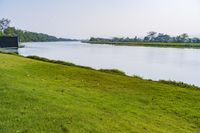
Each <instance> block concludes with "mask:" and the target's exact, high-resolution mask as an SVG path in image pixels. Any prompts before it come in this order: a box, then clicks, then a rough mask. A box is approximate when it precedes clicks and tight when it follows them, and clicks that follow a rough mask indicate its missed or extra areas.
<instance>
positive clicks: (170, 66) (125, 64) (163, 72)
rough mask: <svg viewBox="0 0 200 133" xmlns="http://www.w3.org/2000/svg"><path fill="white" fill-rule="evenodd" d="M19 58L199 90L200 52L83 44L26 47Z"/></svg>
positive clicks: (45, 44) (27, 45) (46, 43)
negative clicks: (170, 82)
mask: <svg viewBox="0 0 200 133" xmlns="http://www.w3.org/2000/svg"><path fill="white" fill-rule="evenodd" d="M22 45H24V46H25V47H24V48H19V49H18V53H19V54H20V55H24V56H28V55H36V56H40V57H45V58H49V59H54V60H62V61H67V62H72V63H75V64H78V65H83V66H89V67H92V68H96V69H101V68H103V69H119V70H122V71H124V72H126V74H128V75H139V76H142V77H143V78H145V79H153V80H160V79H164V80H175V81H181V82H185V83H189V84H194V85H197V86H200V49H183V48H157V47H138V46H113V45H102V44H101V45H99V44H85V43H81V42H37V43H23V44H22Z"/></svg>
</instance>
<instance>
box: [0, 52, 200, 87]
mask: <svg viewBox="0 0 200 133" xmlns="http://www.w3.org/2000/svg"><path fill="white" fill-rule="evenodd" d="M0 54H11V55H15V56H19V57H22V58H27V59H33V60H38V61H42V62H49V63H54V64H60V65H64V66H73V67H77V68H83V69H88V70H94V71H98V72H103V73H108V74H115V75H120V76H125V77H130V78H138V79H141V80H144V81H152V82H157V83H163V84H168V85H174V86H178V87H183V88H193V89H199V90H200V86H197V85H194V84H189V83H185V82H181V81H175V80H163V79H159V80H153V79H145V78H143V77H141V76H138V75H132V76H130V75H127V74H126V73H125V72H123V71H121V70H118V69H95V68H92V67H89V66H81V65H77V64H74V63H71V62H66V61H60V60H51V59H48V58H43V57H39V56H22V55H19V54H17V53H11V52H2V51H0Z"/></svg>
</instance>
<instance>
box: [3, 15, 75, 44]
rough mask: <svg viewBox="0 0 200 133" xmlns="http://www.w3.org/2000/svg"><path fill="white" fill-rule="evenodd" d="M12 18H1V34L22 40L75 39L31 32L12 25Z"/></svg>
mask: <svg viewBox="0 0 200 133" xmlns="http://www.w3.org/2000/svg"><path fill="white" fill-rule="evenodd" d="M9 24H10V20H8V19H4V18H3V19H1V20H0V36H18V37H19V40H20V42H47V41H75V40H73V39H65V38H57V37H55V36H50V35H47V34H43V33H36V32H29V31H24V30H19V29H16V28H15V27H10V26H9Z"/></svg>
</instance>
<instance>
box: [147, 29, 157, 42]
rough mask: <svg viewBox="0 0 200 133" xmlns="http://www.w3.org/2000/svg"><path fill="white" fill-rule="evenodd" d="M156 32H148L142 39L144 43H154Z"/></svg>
mask: <svg viewBox="0 0 200 133" xmlns="http://www.w3.org/2000/svg"><path fill="white" fill-rule="evenodd" d="M156 34H157V32H154V31H150V32H148V33H147V36H146V37H145V38H144V40H145V41H154V40H155V37H156Z"/></svg>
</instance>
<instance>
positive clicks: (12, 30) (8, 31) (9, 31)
mask: <svg viewBox="0 0 200 133" xmlns="http://www.w3.org/2000/svg"><path fill="white" fill-rule="evenodd" d="M15 32H16V30H15V28H14V27H8V28H7V29H5V30H4V34H5V35H7V36H16V33H15Z"/></svg>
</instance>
